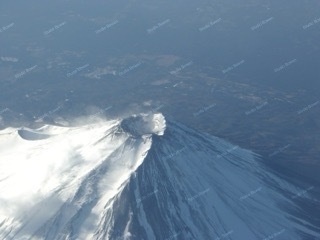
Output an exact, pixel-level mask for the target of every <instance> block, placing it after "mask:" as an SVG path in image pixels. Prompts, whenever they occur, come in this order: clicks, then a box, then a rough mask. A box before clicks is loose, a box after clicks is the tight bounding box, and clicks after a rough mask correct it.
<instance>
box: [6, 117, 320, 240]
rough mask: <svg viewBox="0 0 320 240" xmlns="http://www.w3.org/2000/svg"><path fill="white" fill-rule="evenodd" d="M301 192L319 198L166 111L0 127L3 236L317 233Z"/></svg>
mask: <svg viewBox="0 0 320 240" xmlns="http://www.w3.org/2000/svg"><path fill="white" fill-rule="evenodd" d="M301 191H305V193H304V194H303V195H302V194H299V193H301ZM301 199H303V200H304V201H306V202H307V203H309V204H310V206H313V205H315V204H319V202H316V200H315V199H313V198H312V197H311V195H309V192H307V191H306V190H304V189H301V188H298V187H297V186H295V185H293V184H292V183H290V182H289V181H286V180H284V179H283V178H281V177H280V176H279V175H278V174H276V173H274V172H272V171H269V170H268V169H267V168H266V167H265V166H264V165H263V164H262V163H261V162H260V160H259V157H258V156H257V155H255V154H254V153H252V152H251V151H248V150H244V149H242V148H240V147H238V146H234V145H232V144H230V143H228V142H226V141H224V140H222V139H219V138H216V137H213V136H210V135H207V134H202V133H198V132H196V131H194V130H192V129H189V128H187V127H186V126H184V125H181V124H179V123H176V122H173V121H167V122H166V120H165V118H164V117H163V115H162V114H149V115H147V114H141V115H135V116H131V117H128V118H125V119H117V120H111V121H110V120H100V121H95V122H94V123H90V124H89V123H86V124H83V125H81V126H76V127H61V126H53V125H45V126H43V127H41V128H39V129H27V128H21V129H16V128H7V129H4V130H2V131H0V239H5V240H7V239H8V240H9V239H17V240H18V239H23V240H24V239H36V240H38V239H46V240H60V239H61V240H62V239H63V240H64V239H65V240H67V239H68V240H70V239H74V240H75V239H97V240H98V239H99V240H102V239H137V240H142V239H145V240H149V239H150V240H152V239H157V240H158V239H161V240H162V239H167V240H169V239H170V240H171V239H172V240H173V239H181V240H187V239H197V240H198V239H199V240H201V239H204V240H207V239H213V240H222V239H240V240H242V239H248V240H251V239H265V240H271V239H277V240H278V239H317V237H318V238H320V227H319V219H313V218H311V217H310V216H306V212H305V210H304V209H303V208H301V207H300V205H299V201H300V200H301ZM317 223H318V224H317Z"/></svg>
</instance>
